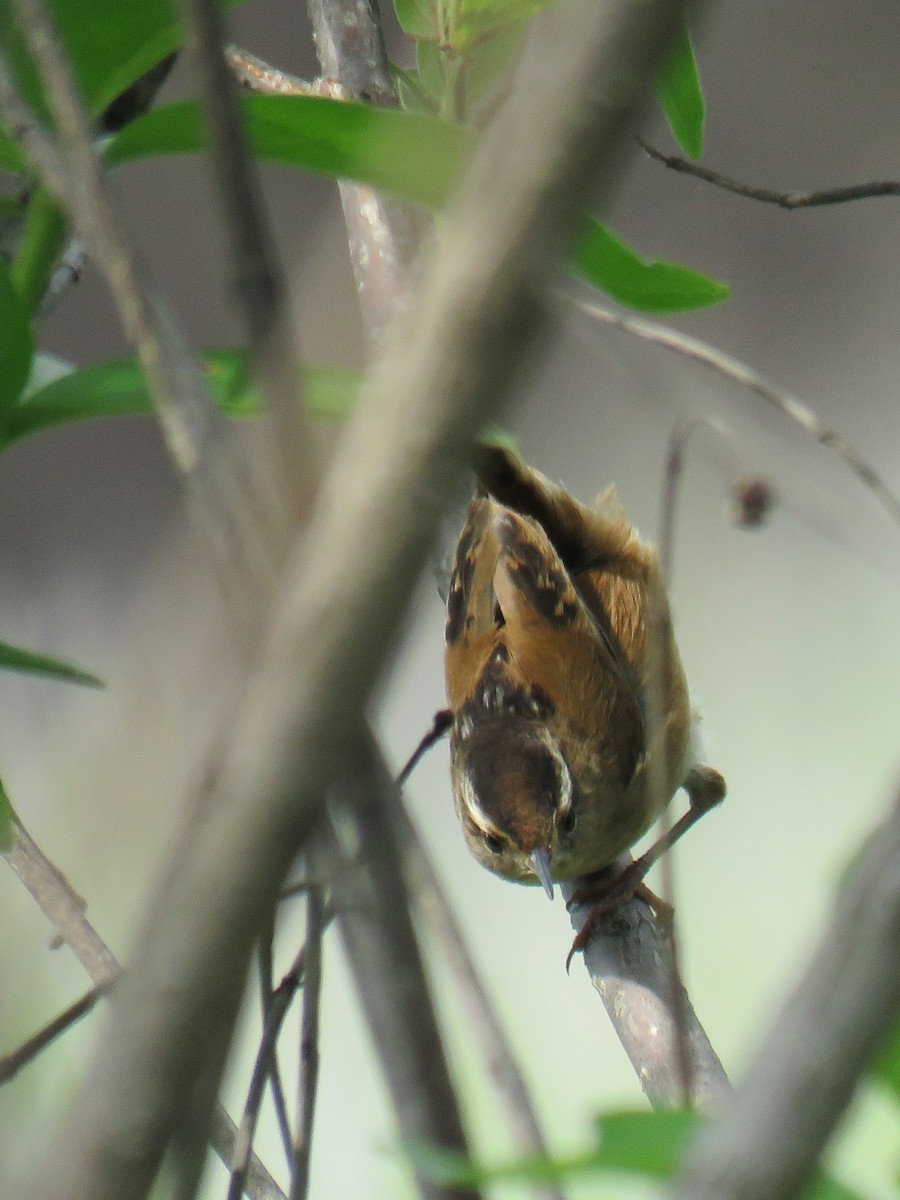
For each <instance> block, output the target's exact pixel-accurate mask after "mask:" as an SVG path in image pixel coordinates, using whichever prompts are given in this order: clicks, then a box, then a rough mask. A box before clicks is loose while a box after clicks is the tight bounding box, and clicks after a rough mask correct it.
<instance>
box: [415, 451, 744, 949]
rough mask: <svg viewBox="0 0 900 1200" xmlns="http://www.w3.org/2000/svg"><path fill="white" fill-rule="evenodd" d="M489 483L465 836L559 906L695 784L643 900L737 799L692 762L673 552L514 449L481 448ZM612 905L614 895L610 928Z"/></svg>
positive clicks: (472, 559) (457, 751) (457, 772)
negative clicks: (573, 492) (670, 855)
mask: <svg viewBox="0 0 900 1200" xmlns="http://www.w3.org/2000/svg"><path fill="white" fill-rule="evenodd" d="M478 478H479V488H478V492H477V494H476V495H475V497H474V498H473V500H472V501H471V503H470V504H469V508H468V513H467V516H466V522H465V526H464V528H463V531H462V534H461V536H460V539H459V543H458V546H457V549H456V556H455V562H454V566H453V572H452V576H451V582H450V591H449V596H448V601H447V626H446V654H445V668H446V684H447V699H448V705H449V708H448V712H447V718H446V722H445V723H446V724H447V725H448V726H449V728H450V760H451V774H452V784H453V796H454V801H455V805H456V810H457V813H458V815H459V819H460V822H461V824H462V828H463V833H464V835H465V839H466V842H467V843H468V846H469V849H470V850H471V851H472V853H473V855H474V856H475V858H477V859H478V861H479V862H480V863H481V864H482V865H483V866H485V867H487V868H488V870H490V871H493V872H495V874H497V875H501V876H503V877H504V878H506V879H512V880H515V881H516V882H519V883H525V884H538V883H540V884H542V885H543V887H544V889H545V890H546V892H547V894H548V895H549V896H551V897H552V895H553V884H554V882H555V881H563V880H573V879H577V878H581V877H584V876H593V875H595V874H596V873H598V872H602V871H603V870H604V868H608V867H609V866H610V864H612V863H614V862H615V861H616V859H618V858H619V856H620V855H622V854H623V853H624V852H625V851H627V850H628V849H629V848H630V847H631V846H633V845H634V843H635V842H636V841H637V840H638V838H640V837H641V836H642V835H643V834H644V833H646V831H647V830H648V829H649V827H650V825H651V824H652V823H653V821H654V820H655V819H656V817H658V816H659V814H660V813H661V812H662V810H663V809H664V808H665V806H666V805H667V804H668V803H669V800H670V799H671V798H672V795H673V794H674V793H675V791H676V790H677V789H678V788H679V787H681V786H685V787H686V788H687V790H688V793H689V797H690V800H691V809H690V812H689V813H688V814H686V816H685V817H683V818H682V820H681V821H680V822H678V824H677V825H676V826H675V827H674V828H673V830H672V832H671V834H670V835H669V837H668V838H666V839H665V845H662V844H658V845H657V846H656V847H654V848H653V849H652V850H651V851H650V852H649V854H648V855H647V856H645V857H644V858H642V859H638V860H637V862H636V863H635V864H632V867H631V868H629V869H628V871H629V872H630V875H631V878H630V879H629V881H628V888H627V889H626V890H627V893H628V894H627V895H625V894H623V895H622V896H621V897H620V899H627V898H628V896H629V895H631V894H633V893H634V891H635V889H636V888H637V887H638V886H639V885H640V880H641V879H642V877H643V874H644V873H645V872H646V870H647V869H649V865H650V863H651V862H652V861H654V860H655V858H656V857H658V856H659V853H661V852H662V850H664V849H666V848H668V846H669V845H671V844H672V842H673V841H674V840H675V838H676V837H677V836H679V835H680V833H682V832H684V829H685V828H687V827H688V825H690V824H692V823H693V821H694V820H696V818H697V816H699V815H700V813H701V812H703V811H706V809H707V808H709V807H711V805H712V804H715V803H717V802H718V801H719V800H721V799H722V797H723V796H724V794H725V788H724V781H723V780H722V777H721V776H720V775H719V774H718V772H715V771H712V770H711V769H709V768H705V767H699V766H698V765H697V764H695V763H694V762H693V761H692V758H691V751H690V743H691V709H690V702H689V698H688V689H687V683H686V681H685V677H684V670H683V668H682V665H681V660H680V658H679V656H678V650H677V647H676V645H675V640H674V637H673V635H672V629H671V622H670V618H669V610H668V604H667V602H666V597H665V594H664V590H663V585H662V579H661V577H660V572H659V567H658V564H657V558H656V554H655V553H654V551H653V550H652V549H651V548H650V547H649V546H648V545H646V543H644V542H643V541H642V540H641V539H640V537H639V536H638V533H637V531H636V530H635V529H634V527H633V526H632V525H631V524H630V522H629V521H628V519H627V517H626V516H625V513H624V512H623V510H622V508H621V506H620V505H619V502H618V499H617V497H616V492H615V488H610V489H609V490H608V491H607V492H605V493H604V494H603V495H602V496H600V497H599V498H598V499H597V501H596V502H595V503H594V505H593V507H591V508H588V507H586V506H585V505H583V504H580V503H579V502H578V501H577V500H575V499H573V497H572V496H570V495H569V494H568V492H566V491H565V490H564V489H563V488H561V487H559V486H557V485H556V484H554V483H552V482H551V481H550V480H549V479H547V478H545V476H543V475H541V474H540V473H539V472H538V471H535V470H532V469H531V468H530V467H528V466H526V465H525V464H524V463H523V462H522V461H521V460H520V459H519V458H518V457H517V456H516V455H515V454H514V453H512V452H511V451H509V450H508V449H505V448H501V447H490V448H487V449H485V450H483V451H482V453H481V460H480V463H479V468H478ZM651 621H655V622H656V624H655V626H654V627H653V628H655V630H656V631H657V636H656V638H655V639H651V636H650V634H651ZM651 643H652V644H653V645H655V646H656V647H658V649H657V650H656V651H655V652H654V653H651V649H652V644H651ZM654 657H655V658H656V659H658V661H650V660H651V658H654ZM654 673H658V674H656V675H654ZM651 686H655V687H656V689H657V691H656V693H655V694H656V696H658V697H659V707H661V714H660V715H661V720H660V721H659V723H658V728H657V730H656V732H655V733H652V732H651V731H650V730H649V729H648V713H647V708H648V704H647V699H648V695H649V694H650V693H649V689H650V688H651ZM435 728H436V729H437V728H438V726H437V725H436V726H435ZM627 873H628V872H626V874H627ZM603 889H605V890H606V892H609V886H608V884H604V885H603V888H602V889H601V895H602V894H603ZM619 890H620V891H621V890H622V889H619ZM613 891H615V887H614V888H613ZM585 898H586V893H584V892H582V893H580V894H579V902H581V901H582V900H583V899H585ZM616 902H619V901H618V900H617V901H616ZM607 907H608V905H607ZM603 908H604V901H603V900H602V899H601V900H600V902H599V905H598V907H597V909H596V914H597V917H599V915H600V912H601V910H603ZM593 923H595V921H594V919H593V917H589V919H588V925H592V924H593ZM588 932H589V929H587V928H583V929H582V931H581V933H580V934H579V935H578V937H577V938H576V940H575V944H574V946H573V950H575V949H580V948H582V946H583V945H584V943H585V942H586V940H587V934H588Z"/></svg>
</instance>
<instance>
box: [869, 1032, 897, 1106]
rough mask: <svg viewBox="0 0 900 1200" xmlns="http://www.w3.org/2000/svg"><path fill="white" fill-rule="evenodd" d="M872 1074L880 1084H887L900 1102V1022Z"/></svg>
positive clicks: (874, 1065) (875, 1064)
mask: <svg viewBox="0 0 900 1200" xmlns="http://www.w3.org/2000/svg"><path fill="white" fill-rule="evenodd" d="M872 1074H873V1075H874V1076H875V1078H876V1079H877V1080H878V1082H879V1083H883V1084H885V1085H886V1086H887V1087H888V1088H890V1090H891V1091H892V1092H893V1094H894V1099H895V1100H898V1101H900V1021H898V1022H897V1024H896V1025H895V1026H894V1029H893V1031H892V1033H891V1036H890V1037H889V1038H888V1040H887V1043H886V1044H885V1046H884V1048H883V1049H882V1050H881V1051H880V1053H879V1054H878V1056H877V1057H876V1059H875V1062H874V1063H873V1065H872Z"/></svg>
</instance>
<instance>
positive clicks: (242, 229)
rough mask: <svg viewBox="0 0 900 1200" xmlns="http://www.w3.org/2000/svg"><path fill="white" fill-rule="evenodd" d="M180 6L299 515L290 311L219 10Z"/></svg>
mask: <svg viewBox="0 0 900 1200" xmlns="http://www.w3.org/2000/svg"><path fill="white" fill-rule="evenodd" d="M181 6H182V9H183V10H184V13H185V17H186V20H187V26H188V29H189V30H190V33H191V36H192V38H193V40H194V43H195V50H196V54H197V58H198V60H199V65H200V75H201V80H202V83H203V98H204V106H205V109H206V116H207V124H208V127H209V133H210V152H211V157H212V165H213V168H214V171H215V175H216V177H217V180H218V184H219V193H220V196H221V200H222V208H223V211H224V215H225V227H226V230H227V232H228V239H229V243H230V249H231V268H232V274H233V282H234V287H235V291H236V294H237V298H238V301H239V303H240V305H241V307H242V309H243V315H244V321H245V324H246V326H247V331H248V333H249V336H250V348H251V361H252V363H253V366H254V370H255V372H256V374H257V377H258V379H259V382H260V390H261V392H262V395H263V397H264V399H265V402H266V405H267V407H268V410H269V412H270V413H271V414H272V416H273V419H274V429H275V434H276V438H275V448H274V455H275V457H276V459H277V460H279V461H280V462H281V463H282V470H283V476H284V478H283V489H284V491H285V494H286V495H289V496H291V498H292V499H293V501H294V503H295V504H296V505H297V506H298V511H299V512H300V513H303V512H305V511H306V510H307V509H308V508H309V505H310V503H311V501H312V496H313V494H314V491H315V485H316V478H317V471H316V470H315V469H314V468H313V464H312V456H311V438H312V430H311V428H310V427H309V424H308V422H307V421H306V420H305V416H304V410H303V407H302V403H301V395H300V360H299V354H298V350H297V338H296V334H295V317H294V312H293V306H292V304H291V302H290V294H289V290H288V286H287V282H286V280H285V278H284V275H283V272H282V270H281V267H280V265H279V263H278V259H277V255H276V253H275V248H274V245H273V240H272V235H271V232H270V230H269V227H268V222H267V220H266V216H265V210H264V207H263V204H262V200H261V197H260V194H259V180H258V172H257V170H256V164H255V163H254V161H253V159H252V157H251V156H250V152H249V149H248V147H247V139H246V136H245V134H244V129H243V126H242V124H241V120H240V114H239V112H238V107H237V98H236V95H235V84H234V80H233V79H232V76H231V73H230V70H229V65H228V63H227V62H226V58H225V54H224V51H223V45H224V41H225V38H224V21H223V17H222V13H221V10H220V8H219V5H218V3H216V0H182V5H181Z"/></svg>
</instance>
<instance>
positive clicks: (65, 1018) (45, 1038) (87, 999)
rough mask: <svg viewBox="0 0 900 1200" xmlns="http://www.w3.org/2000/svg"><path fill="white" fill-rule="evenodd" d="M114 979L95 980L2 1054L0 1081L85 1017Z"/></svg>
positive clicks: (7, 1077) (18, 1069)
mask: <svg viewBox="0 0 900 1200" xmlns="http://www.w3.org/2000/svg"><path fill="white" fill-rule="evenodd" d="M114 982H115V980H114V979H110V980H109V981H108V982H106V983H98V984H95V985H94V987H92V988H90V989H89V990H88V991H87V992H85V994H84V995H83V996H81V997H79V999H78V1000H76V1001H75V1002H74V1003H73V1004H70V1005H69V1007H68V1008H65V1009H63V1011H62V1012H61V1013H59V1014H58V1015H57V1016H55V1017H54V1018H53V1020H52V1021H48V1022H47V1024H46V1025H45V1026H44V1027H43V1028H42V1029H39V1030H38V1032H37V1033H35V1034H32V1036H31V1037H30V1038H28V1039H27V1040H26V1041H24V1042H23V1043H22V1045H21V1046H19V1047H18V1048H17V1049H15V1050H12V1051H11V1052H10V1053H9V1054H4V1055H3V1056H2V1058H0V1084H4V1083H9V1081H10V1080H11V1079H13V1078H14V1077H15V1076H16V1075H18V1073H19V1072H20V1071H21V1070H22V1068H23V1067H27V1066H28V1064H29V1063H31V1062H34V1060H35V1059H36V1058H37V1057H38V1056H39V1055H40V1054H43V1052H44V1051H45V1050H46V1049H47V1047H48V1046H49V1045H50V1044H51V1043H52V1042H55V1041H56V1039H57V1038H58V1037H60V1036H61V1035H62V1034H64V1033H65V1032H66V1030H67V1029H71V1028H72V1026H73V1025H75V1024H76V1023H77V1022H78V1021H80V1020H81V1019H82V1018H83V1017H86V1016H87V1014H88V1013H89V1012H91V1011H92V1010H93V1009H94V1007H95V1005H96V1003H97V1001H98V1000H99V999H100V998H101V997H103V996H105V995H107V993H108V992H109V989H110V988H111V987H112V985H113V983H114Z"/></svg>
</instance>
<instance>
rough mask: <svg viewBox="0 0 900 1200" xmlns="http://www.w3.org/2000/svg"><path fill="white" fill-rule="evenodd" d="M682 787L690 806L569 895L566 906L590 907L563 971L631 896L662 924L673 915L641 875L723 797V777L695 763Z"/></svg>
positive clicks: (667, 905)
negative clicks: (621, 862)
mask: <svg viewBox="0 0 900 1200" xmlns="http://www.w3.org/2000/svg"><path fill="white" fill-rule="evenodd" d="M684 788H685V791H686V792H687V794H688V799H689V801H690V808H689V809H688V811H687V812H686V813H685V814H684V815H683V816H681V817H679V818H678V820H677V821H676V822H675V824H674V825H673V826H672V828H671V829H670V830H669V831H668V832H667V833H665V834H663V836H662V837H661V838H658V839H657V840H656V841H655V842H654V843H653V845H652V846H651V847H650V849H649V850H648V851H647V852H646V853H645V854H642V855H641V857H640V858H636V859H635V860H634V862H631V863H629V864H628V866H627V867H625V868H623V869H622V870H621V871H618V872H615V871H614V870H612V871H611V870H610V868H609V867H606V868H604V869H603V870H602V871H598V872H597V873H596V874H595V875H593V876H588V878H587V879H586V880H585V881H584V883H583V884H582V886H581V887H579V888H577V889H576V890H575V891H574V892H573V893H572V895H571V896H570V898H569V901H568V904H567V905H566V907H567V908H570V909H571V908H576V907H577V906H578V905H580V904H586V903H588V902H591V910H590V912H589V913H588V915H587V917H586V918H585V920H584V923H583V924H582V926H581V928H580V929H579V931H578V933H577V934H576V935H575V939H574V941H573V942H572V947H571V949H570V950H569V954H568V957H567V958H566V970H568V969H569V964H570V963H571V961H572V959H573V957H574V956H575V955H576V954H577V953H578V951H579V950H583V949H584V948H585V946H586V945H587V944H588V942H589V941H590V939H591V934H592V933H593V932H594V930H595V929H596V928H597V926H598V924H599V923H600V921H601V920H602V919H603V917H605V916H606V915H607V913H610V912H612V911H613V909H616V908H618V907H619V906H620V905H622V904H625V903H627V902H628V901H629V900H631V899H632V898H633V897H635V896H639V897H640V898H641V899H642V900H644V901H646V903H647V904H649V905H650V907H651V908H652V909H653V911H654V912H655V913H656V915H657V917H658V918H659V919H660V921H661V922H662V923H663V924H664V925H671V923H672V917H673V915H674V912H673V909H672V906H671V905H670V904H667V903H666V902H665V901H664V900H662V899H660V897H659V896H657V895H656V894H655V893H654V892H652V891H651V890H650V888H648V887H647V885H646V884H645V883H644V876H645V875H646V874H647V872H648V871H649V870H650V868H651V867H652V866H653V865H654V863H655V862H656V861H657V859H659V858H660V857H661V856H662V855H663V854H665V852H666V851H667V850H670V849H671V848H672V846H674V845H675V843H676V842H677V841H678V839H679V838H680V837H681V836H682V835H683V834H685V833H687V831H688V830H689V829H690V828H691V826H692V825H695V824H696V823H697V821H699V819H700V818H701V817H702V816H703V815H704V813H708V812H709V810H710V809H711V808H715V807H716V805H717V804H720V803H721V802H722V800H723V799H724V798H725V780H724V779H723V778H722V776H721V775H720V774H719V772H718V771H715V770H713V768H712V767H702V766H697V767H692V768H691V770H690V771H689V772H688V776H687V778H686V779H685V781H684Z"/></svg>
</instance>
